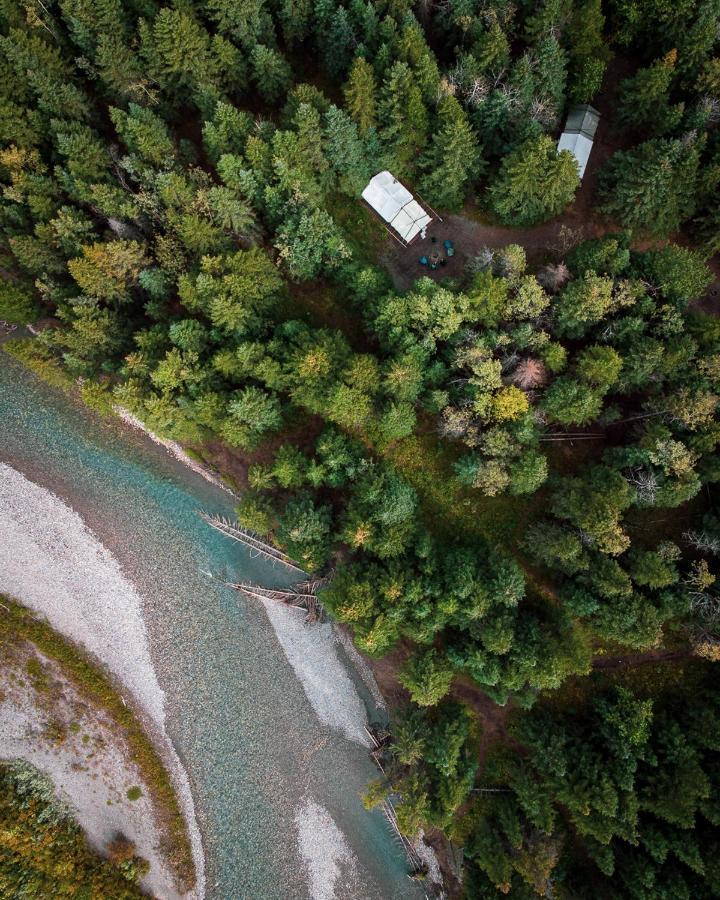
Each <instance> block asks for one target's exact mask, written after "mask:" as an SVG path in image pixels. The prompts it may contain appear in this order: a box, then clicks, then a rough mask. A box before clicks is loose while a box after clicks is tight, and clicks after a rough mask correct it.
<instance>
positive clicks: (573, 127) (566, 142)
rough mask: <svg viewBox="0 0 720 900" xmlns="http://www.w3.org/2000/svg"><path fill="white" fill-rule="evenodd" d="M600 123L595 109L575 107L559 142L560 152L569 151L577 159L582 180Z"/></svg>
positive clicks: (585, 105)
mask: <svg viewBox="0 0 720 900" xmlns="http://www.w3.org/2000/svg"><path fill="white" fill-rule="evenodd" d="M599 121H600V113H599V112H598V111H597V110H596V109H595V108H594V107H592V106H589V105H588V104H583V105H582V106H573V108H572V109H571V110H570V112H569V113H568V117H567V122H566V124H565V131H563V133H562V135H561V136H560V140H559V141H558V147H557V148H558V152H560V150H569V151H570V153H572V155H573V156H574V157H575V161H576V162H577V164H578V170H579V172H580V177H581V178H582V177H583V175H584V174H585V167H586V166H587V163H588V159H589V158H590V151H591V150H592V145H593V140H594V138H595V132H596V131H597V127H598V122H599Z"/></svg>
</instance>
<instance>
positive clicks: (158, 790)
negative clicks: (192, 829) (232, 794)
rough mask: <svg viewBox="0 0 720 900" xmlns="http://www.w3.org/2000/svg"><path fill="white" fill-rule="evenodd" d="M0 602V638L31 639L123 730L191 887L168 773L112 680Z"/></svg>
mask: <svg viewBox="0 0 720 900" xmlns="http://www.w3.org/2000/svg"><path fill="white" fill-rule="evenodd" d="M0 596H1V595H0ZM2 603H3V606H4V607H5V608H4V610H3V615H2V617H0V642H5V641H8V642H9V641H14V642H21V641H29V642H30V643H31V644H34V646H35V647H36V648H37V649H38V650H39V651H40V652H41V653H42V654H43V655H44V656H47V657H48V658H49V659H52V660H54V661H55V662H56V663H57V664H58V665H59V666H60V667H61V669H62V670H63V672H64V674H65V675H66V676H67V677H68V678H69V679H70V680H72V682H73V684H74V685H75V686H76V688H77V690H78V691H79V692H80V694H81V695H82V696H83V697H84V698H85V699H86V700H87V701H88V703H90V704H92V705H96V706H99V707H101V708H102V709H103V710H104V711H105V712H106V713H107V714H108V715H109V716H110V717H111V718H112V720H113V722H114V723H115V725H116V726H117V727H118V728H119V729H120V730H121V731H122V733H123V736H124V737H125V739H126V740H127V742H128V744H129V746H130V749H131V758H132V760H133V762H134V763H135V764H136V765H137V766H138V768H139V769H140V771H141V773H142V775H143V780H144V781H145V783H146V784H147V785H148V787H149V789H150V792H151V797H152V800H153V802H154V805H155V808H156V809H157V811H158V815H159V817H160V820H161V822H162V824H163V825H164V827H165V830H166V834H167V839H166V848H165V849H166V851H167V856H168V859H169V860H170V862H171V863H172V865H173V867H174V869H175V871H176V872H177V875H178V878H179V879H180V882H181V884H182V885H183V888H184V890H189V889H190V888H191V887H192V886H193V885H194V884H195V866H194V863H193V857H192V850H191V847H190V840H189V836H188V833H187V826H186V823H185V819H184V817H183V814H182V811H181V809H180V805H179V803H178V799H177V797H176V795H175V790H174V787H173V784H172V780H171V778H170V775H169V773H168V771H167V770H166V768H165V766H164V764H163V762H162V760H161V759H160V756H159V754H158V752H157V750H156V749H155V747H154V746H153V743H152V741H151V740H150V738H149V737H148V736H147V734H146V733H145V731H144V730H143V728H142V725H141V724H140V722H139V721H138V719H137V718H136V716H135V714H134V713H133V711H132V710H131V709H130V708H129V707H127V706H125V704H124V703H123V700H122V697H121V696H120V694H119V693H118V691H117V690H116V688H115V687H114V686H113V684H112V682H111V680H110V678H109V677H108V676H107V675H105V674H104V673H103V672H102V670H101V669H100V668H99V667H98V666H97V664H95V663H93V662H92V661H91V660H90V658H89V657H88V656H87V655H86V654H85V653H84V651H82V650H81V649H80V648H78V647H77V646H75V644H73V643H71V642H70V641H68V640H66V639H65V638H64V637H62V636H61V635H59V634H58V633H57V632H56V631H54V630H53V629H52V628H51V627H50V626H49V625H48V624H46V623H45V622H41V621H40V620H38V619H36V618H34V616H33V615H32V614H31V613H30V612H29V610H27V609H25V607H23V606H21V605H20V604H19V603H16V602H15V601H13V600H11V599H9V598H8V597H4V596H2ZM131 790H132V788H131Z"/></svg>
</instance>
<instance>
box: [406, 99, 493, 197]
mask: <svg viewBox="0 0 720 900" xmlns="http://www.w3.org/2000/svg"><path fill="white" fill-rule="evenodd" d="M419 165H420V167H421V168H422V169H423V170H424V171H425V175H424V176H423V178H422V181H421V182H420V189H421V191H422V193H423V195H424V196H426V197H427V198H428V200H430V201H431V203H433V205H436V206H439V207H441V208H443V209H453V210H454V209H459V208H460V207H461V206H462V204H463V201H464V200H465V197H466V194H467V190H468V187H469V185H470V184H471V183H472V182H475V181H477V180H479V178H480V176H481V175H482V173H483V169H484V165H483V163H482V161H481V159H480V151H479V148H478V143H477V139H476V137H475V134H474V132H473V130H472V127H471V126H470V122H469V121H468V118H467V115H466V114H465V111H464V110H463V108H462V107H461V106H460V104H459V103H458V101H457V100H456V99H455V97H453V96H452V95H451V94H448V95H447V96H445V97H443V99H442V100H441V101H440V104H439V105H438V112H437V121H436V123H435V128H434V129H433V136H432V139H431V142H430V146H429V147H428V149H427V152H426V153H425V154H424V156H423V157H422V158H421V160H420V163H419Z"/></svg>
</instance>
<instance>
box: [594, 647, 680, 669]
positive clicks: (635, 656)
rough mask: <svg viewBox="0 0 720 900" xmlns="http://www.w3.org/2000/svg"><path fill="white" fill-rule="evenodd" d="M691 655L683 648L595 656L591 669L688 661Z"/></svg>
mask: <svg viewBox="0 0 720 900" xmlns="http://www.w3.org/2000/svg"><path fill="white" fill-rule="evenodd" d="M692 655H693V654H692V649H691V648H690V647H683V648H681V649H680V650H649V651H648V652H647V653H629V654H625V655H623V656H596V657H595V658H594V659H593V669H595V670H606V671H607V670H608V669H630V668H635V667H637V666H647V665H650V664H651V663H657V662H670V661H671V660H676V659H688V658H689V657H691V656H692Z"/></svg>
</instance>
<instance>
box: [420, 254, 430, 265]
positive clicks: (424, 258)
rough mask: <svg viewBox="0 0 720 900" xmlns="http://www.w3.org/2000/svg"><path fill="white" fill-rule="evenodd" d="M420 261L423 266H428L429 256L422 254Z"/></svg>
mask: <svg viewBox="0 0 720 900" xmlns="http://www.w3.org/2000/svg"><path fill="white" fill-rule="evenodd" d="M418 262H419V263H420V265H421V266H426V265H427V264H428V258H427V256H421V257H420V259H419V260H418Z"/></svg>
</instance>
